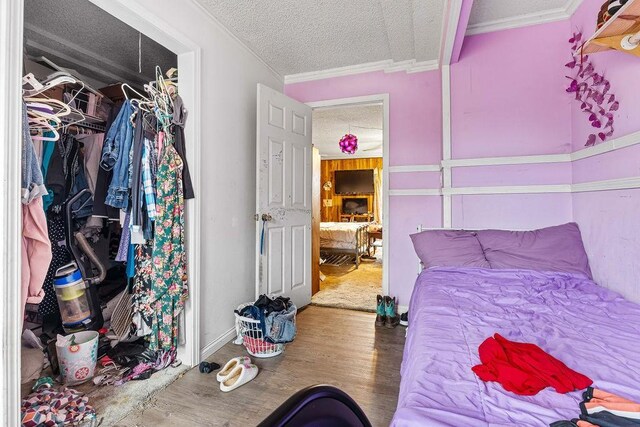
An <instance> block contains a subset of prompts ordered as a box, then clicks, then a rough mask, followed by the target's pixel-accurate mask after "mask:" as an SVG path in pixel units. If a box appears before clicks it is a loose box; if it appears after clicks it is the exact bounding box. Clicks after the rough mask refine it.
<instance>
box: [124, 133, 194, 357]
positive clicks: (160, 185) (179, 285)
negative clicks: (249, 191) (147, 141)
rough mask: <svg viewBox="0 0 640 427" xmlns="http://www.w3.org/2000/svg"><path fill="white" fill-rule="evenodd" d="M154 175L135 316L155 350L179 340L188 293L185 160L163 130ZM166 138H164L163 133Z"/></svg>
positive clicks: (138, 258) (136, 286)
mask: <svg viewBox="0 0 640 427" xmlns="http://www.w3.org/2000/svg"><path fill="white" fill-rule="evenodd" d="M161 136H164V138H165V139H164V146H163V147H162V148H161V152H160V153H159V154H160V156H159V164H158V171H157V176H156V218H155V229H154V239H153V241H150V242H148V243H147V244H146V245H139V246H138V248H137V250H136V265H137V266H138V268H137V269H136V277H135V280H134V312H135V315H134V320H135V323H136V326H137V329H138V335H146V336H147V337H148V339H149V348H150V349H151V350H171V349H174V348H176V347H177V345H178V316H179V314H180V313H181V312H182V310H183V308H184V303H185V301H186V299H187V296H188V286H187V268H186V252H185V245H184V196H183V187H182V168H183V162H182V159H181V158H180V156H179V155H178V153H177V151H176V150H175V148H174V147H173V143H172V142H173V141H172V139H171V136H170V135H169V134H163V135H161ZM160 140H161V141H162V137H161V138H160Z"/></svg>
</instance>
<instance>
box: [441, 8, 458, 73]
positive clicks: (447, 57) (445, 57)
mask: <svg viewBox="0 0 640 427" xmlns="http://www.w3.org/2000/svg"><path fill="white" fill-rule="evenodd" d="M461 11H462V0H447V1H446V3H445V5H444V13H443V17H442V31H441V33H442V35H441V37H440V63H441V64H442V65H451V57H452V56H453V47H454V44H455V41H456V35H457V33H458V23H459V22H460V12H461Z"/></svg>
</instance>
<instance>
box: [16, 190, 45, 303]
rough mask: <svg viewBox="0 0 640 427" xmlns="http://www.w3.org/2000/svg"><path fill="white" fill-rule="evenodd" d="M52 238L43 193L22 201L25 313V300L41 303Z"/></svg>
mask: <svg viewBox="0 0 640 427" xmlns="http://www.w3.org/2000/svg"><path fill="white" fill-rule="evenodd" d="M51 257H52V255H51V242H50V241H49V235H48V231H47V218H46V217H45V215H44V210H43V209H42V197H38V198H36V199H34V200H32V201H31V203H29V204H28V205H22V268H21V276H22V314H24V308H25V304H26V303H31V304H39V303H40V302H41V301H42V300H43V298H44V296H45V292H44V290H43V289H42V286H43V285H44V281H45V278H46V276H47V270H48V267H49V264H50V263H51Z"/></svg>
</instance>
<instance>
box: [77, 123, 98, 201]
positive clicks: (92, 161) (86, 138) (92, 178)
mask: <svg viewBox="0 0 640 427" xmlns="http://www.w3.org/2000/svg"><path fill="white" fill-rule="evenodd" d="M76 139H77V140H78V141H80V142H81V143H82V144H83V145H84V150H83V151H84V173H85V177H86V179H87V185H88V186H89V191H91V194H93V195H95V193H96V182H97V180H98V169H99V168H100V158H101V157H102V145H103V144H104V133H95V134H86V135H76Z"/></svg>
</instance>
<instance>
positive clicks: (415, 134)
mask: <svg viewBox="0 0 640 427" xmlns="http://www.w3.org/2000/svg"><path fill="white" fill-rule="evenodd" d="M601 2H602V0H585V1H584V3H583V5H582V6H581V7H580V8H579V9H578V11H577V12H576V14H575V16H574V17H573V18H572V20H571V21H564V22H555V23H549V24H543V25H538V26H530V27H525V28H519V29H513V30H506V31H499V32H495V33H488V34H481V35H475V36H469V37H466V38H465V43H464V47H463V48H462V54H461V56H460V60H459V62H458V63H455V64H453V65H452V66H451V126H452V154H453V158H454V159H460V158H474V157H500V156H520V155H536V154H557V153H570V152H572V151H575V150H577V149H580V148H582V144H583V141H584V139H585V137H586V132H588V131H589V129H588V126H589V125H588V122H587V121H586V120H584V117H583V116H582V115H581V114H582V113H580V112H579V110H577V108H576V107H577V106H576V105H574V104H573V102H572V100H571V98H570V97H569V96H568V95H567V94H566V93H565V87H566V84H567V80H566V78H565V74H566V69H565V68H564V64H565V63H566V62H567V61H568V59H567V56H568V52H567V47H568V43H567V39H568V38H569V35H570V33H571V31H572V28H573V27H575V26H577V25H585V28H587V27H589V28H590V27H591V26H592V23H591V21H593V20H594V19H595V12H594V10H597V7H599V6H600V5H599V4H598V3H601ZM596 6H597V7H596ZM587 21H589V25H588V26H587V25H586V24H583V22H587ZM586 33H588V32H586ZM595 61H596V64H597V65H601V66H602V67H605V66H606V72H607V77H608V78H609V79H610V80H611V83H612V87H613V90H615V91H616V95H617V96H618V97H619V99H620V100H621V109H620V112H619V114H618V116H617V123H616V129H617V136H620V135H624V134H627V133H630V132H635V131H638V130H639V129H640V120H638V119H640V105H639V104H640V86H639V85H637V84H636V85H635V86H634V85H633V83H634V81H633V80H634V77H637V76H638V75H640V73H639V71H640V69H639V67H640V61H638V60H637V58H631V57H628V56H626V55H623V54H619V53H605V54H599V56H598V57H597V58H596V59H595ZM285 93H286V94H287V95H289V96H291V97H293V98H295V99H298V100H300V101H302V102H309V101H319V100H326V99H336V98H346V97H354V96H362V95H370V94H378V93H389V97H390V129H389V131H390V146H389V151H390V154H389V160H390V163H391V165H392V166H398V165H429V164H437V163H439V161H440V159H441V143H442V129H441V80H440V73H439V72H437V71H434V72H424V73H416V74H406V73H404V72H396V73H389V74H385V73H383V72H374V73H365V74H359V75H353V76H346V77H338V78H331V79H325V80H319V81H311V82H304V83H297V84H290V85H286V86H285ZM585 125H586V126H585ZM639 158H640V148H638V147H630V148H626V149H623V150H619V151H618V152H615V153H609V154H603V155H600V156H597V157H594V158H589V159H584V160H581V161H579V162H574V164H573V165H571V164H569V163H564V164H542V165H513V166H489V167H487V166H482V167H467V168H454V169H453V174H452V175H453V176H452V179H453V185H454V187H461V186H465V187H466V186H500V185H536V184H569V183H572V182H576V183H577V182H588V181H594V180H600V179H612V178H619V177H625V176H638V175H640V162H639V161H638V160H637V159H639ZM439 180H440V178H439V174H437V173H433V172H414V173H397V172H394V173H391V174H390V188H391V189H392V190H393V189H396V190H399V189H404V190H406V189H420V188H438V186H439ZM639 196H640V190H633V191H609V192H594V193H579V194H573V195H572V194H570V193H552V194H502V195H465V196H453V197H452V210H453V225H454V227H464V228H515V229H526V228H537V227H544V226H549V225H554V224H560V223H564V222H568V221H571V220H576V221H577V222H578V223H579V224H580V226H581V229H582V232H583V237H584V240H585V244H586V247H587V251H588V253H589V255H590V261H591V264H592V269H593V271H594V274H595V276H596V279H597V280H599V281H600V282H601V283H602V284H603V285H605V286H608V287H610V288H613V289H617V290H619V291H621V292H622V293H624V294H625V295H627V296H628V297H631V298H635V299H636V300H639V301H640V291H639V290H638V289H640V287H638V286H635V285H634V283H635V282H637V278H638V277H639V276H638V267H637V259H639V258H640V238H639V237H638V236H639V234H640V233H639V232H638V231H637V230H640V215H637V212H638V210H639V208H640V202H639V201H638V197H639ZM441 210H442V204H441V198H440V197H437V196H391V197H390V206H389V222H390V225H389V232H390V241H389V242H387V248H388V250H389V251H390V265H389V266H387V267H388V268H389V274H390V293H391V294H392V295H396V296H398V297H399V299H400V304H401V305H406V304H408V301H409V297H410V295H411V291H412V288H413V284H414V281H415V273H416V256H415V254H414V251H413V248H412V245H411V242H410V239H409V237H408V235H409V234H411V233H413V232H415V227H416V226H417V225H418V224H422V225H424V226H430V227H438V226H440V225H441V224H442V222H441V221H442V213H441Z"/></svg>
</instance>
